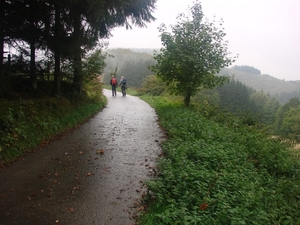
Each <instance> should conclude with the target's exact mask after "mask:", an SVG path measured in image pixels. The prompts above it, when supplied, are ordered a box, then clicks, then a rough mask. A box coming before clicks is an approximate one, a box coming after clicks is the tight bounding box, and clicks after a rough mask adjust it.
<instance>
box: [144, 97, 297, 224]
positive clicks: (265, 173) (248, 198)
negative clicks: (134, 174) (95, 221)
mask: <svg viewBox="0 0 300 225" xmlns="http://www.w3.org/2000/svg"><path fill="white" fill-rule="evenodd" d="M141 98H142V99H143V100H145V101H146V102H148V103H149V104H150V105H151V106H152V107H154V108H155V110H156V112H157V114H158V116H159V120H160V124H161V125H162V127H164V128H165V129H166V132H167V134H168V140H167V141H166V142H165V143H164V144H163V145H162V149H163V153H164V157H162V158H161V159H160V160H159V163H158V170H159V175H158V177H157V179H154V180H152V181H150V182H147V187H148V191H149V192H148V195H146V197H145V201H146V203H147V205H148V208H147V212H146V213H145V214H142V215H141V216H140V222H139V224H141V225H142V224H143V225H146V224H147V225H148V224H149V225H154V224H159V225H162V224H180V225H185V224H186V225H191V224H201V225H202V224H204V225H205V224H213V225H218V224H222V225H223V224H247V225H248V224H300V186H299V185H300V176H299V171H300V170H299V169H300V166H299V161H298V160H296V159H295V158H293V157H291V154H290V151H291V150H290V149H289V148H288V146H286V145H284V144H283V143H280V142H279V141H277V140H274V139H271V138H269V136H268V135H267V134H265V133H264V132H262V131H261V130H258V129H257V128H255V127H250V126H246V125H244V124H243V121H240V120H239V119H237V118H235V117H232V116H230V115H225V114H218V113H215V114H213V113H209V115H210V117H209V118H208V117H207V115H208V114H207V112H208V111H209V110H208V107H209V106H207V107H206V109H205V108H204V109H202V111H201V112H199V111H197V110H195V109H194V110H193V109H188V108H185V107H183V106H182V105H181V104H180V103H178V102H174V101H173V100H170V99H168V98H166V97H149V96H142V97H141Z"/></svg>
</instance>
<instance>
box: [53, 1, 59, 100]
mask: <svg viewBox="0 0 300 225" xmlns="http://www.w3.org/2000/svg"><path fill="white" fill-rule="evenodd" d="M60 23H61V18H60V6H59V3H56V5H55V39H56V40H58V43H57V44H56V45H55V47H54V49H55V50H54V51H55V52H54V58H55V69H54V86H53V95H57V96H59V95H60V86H61V73H60V55H61V53H60V47H61V40H60Z"/></svg>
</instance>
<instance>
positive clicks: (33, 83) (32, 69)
mask: <svg viewBox="0 0 300 225" xmlns="http://www.w3.org/2000/svg"><path fill="white" fill-rule="evenodd" d="M30 83H31V87H32V88H33V89H37V75H36V68H35V41H31V43H30Z"/></svg>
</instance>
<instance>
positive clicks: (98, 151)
mask: <svg viewBox="0 0 300 225" xmlns="http://www.w3.org/2000/svg"><path fill="white" fill-rule="evenodd" d="M96 152H97V154H104V149H100V150H97V151H96Z"/></svg>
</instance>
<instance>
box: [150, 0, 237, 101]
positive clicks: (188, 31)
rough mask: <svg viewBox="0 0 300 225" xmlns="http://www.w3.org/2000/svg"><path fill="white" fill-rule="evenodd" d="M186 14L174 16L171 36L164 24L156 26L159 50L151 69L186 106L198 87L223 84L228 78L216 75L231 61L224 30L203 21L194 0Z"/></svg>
mask: <svg viewBox="0 0 300 225" xmlns="http://www.w3.org/2000/svg"><path fill="white" fill-rule="evenodd" d="M190 12H191V18H189V17H188V16H186V15H185V14H180V15H179V16H178V17H177V19H178V22H177V24H176V25H173V26H171V29H172V32H171V33H169V32H168V31H167V28H166V26H165V25H164V24H162V25H161V26H160V28H159V30H160V32H161V41H162V45H163V47H162V48H161V49H160V52H159V53H158V52H156V53H155V54H154V58H155V59H156V60H157V64H156V65H155V66H153V67H152V70H153V71H154V72H155V73H156V74H157V75H158V76H159V77H161V78H162V79H163V80H164V81H165V82H166V83H167V84H169V83H171V82H173V83H174V84H175V90H174V93H175V94H178V95H182V96H183V97H184V103H185V105H186V106H189V103H190V98H191V97H192V96H194V95H195V94H196V93H197V91H198V89H199V87H204V88H213V87H215V86H217V85H221V84H223V83H224V82H225V81H226V80H227V79H228V78H227V77H226V76H216V74H217V73H218V72H219V71H220V69H221V68H223V67H227V66H229V65H231V64H232V63H233V62H234V59H232V58H230V57H229V55H230V53H229V52H228V46H227V42H226V41H224V40H223V38H224V36H225V33H224V29H222V28H218V27H216V26H215V25H214V21H213V22H209V21H203V19H204V15H203V12H202V7H201V4H200V3H199V2H198V1H196V2H195V3H194V5H193V6H192V7H190ZM220 26H222V21H221V22H220Z"/></svg>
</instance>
